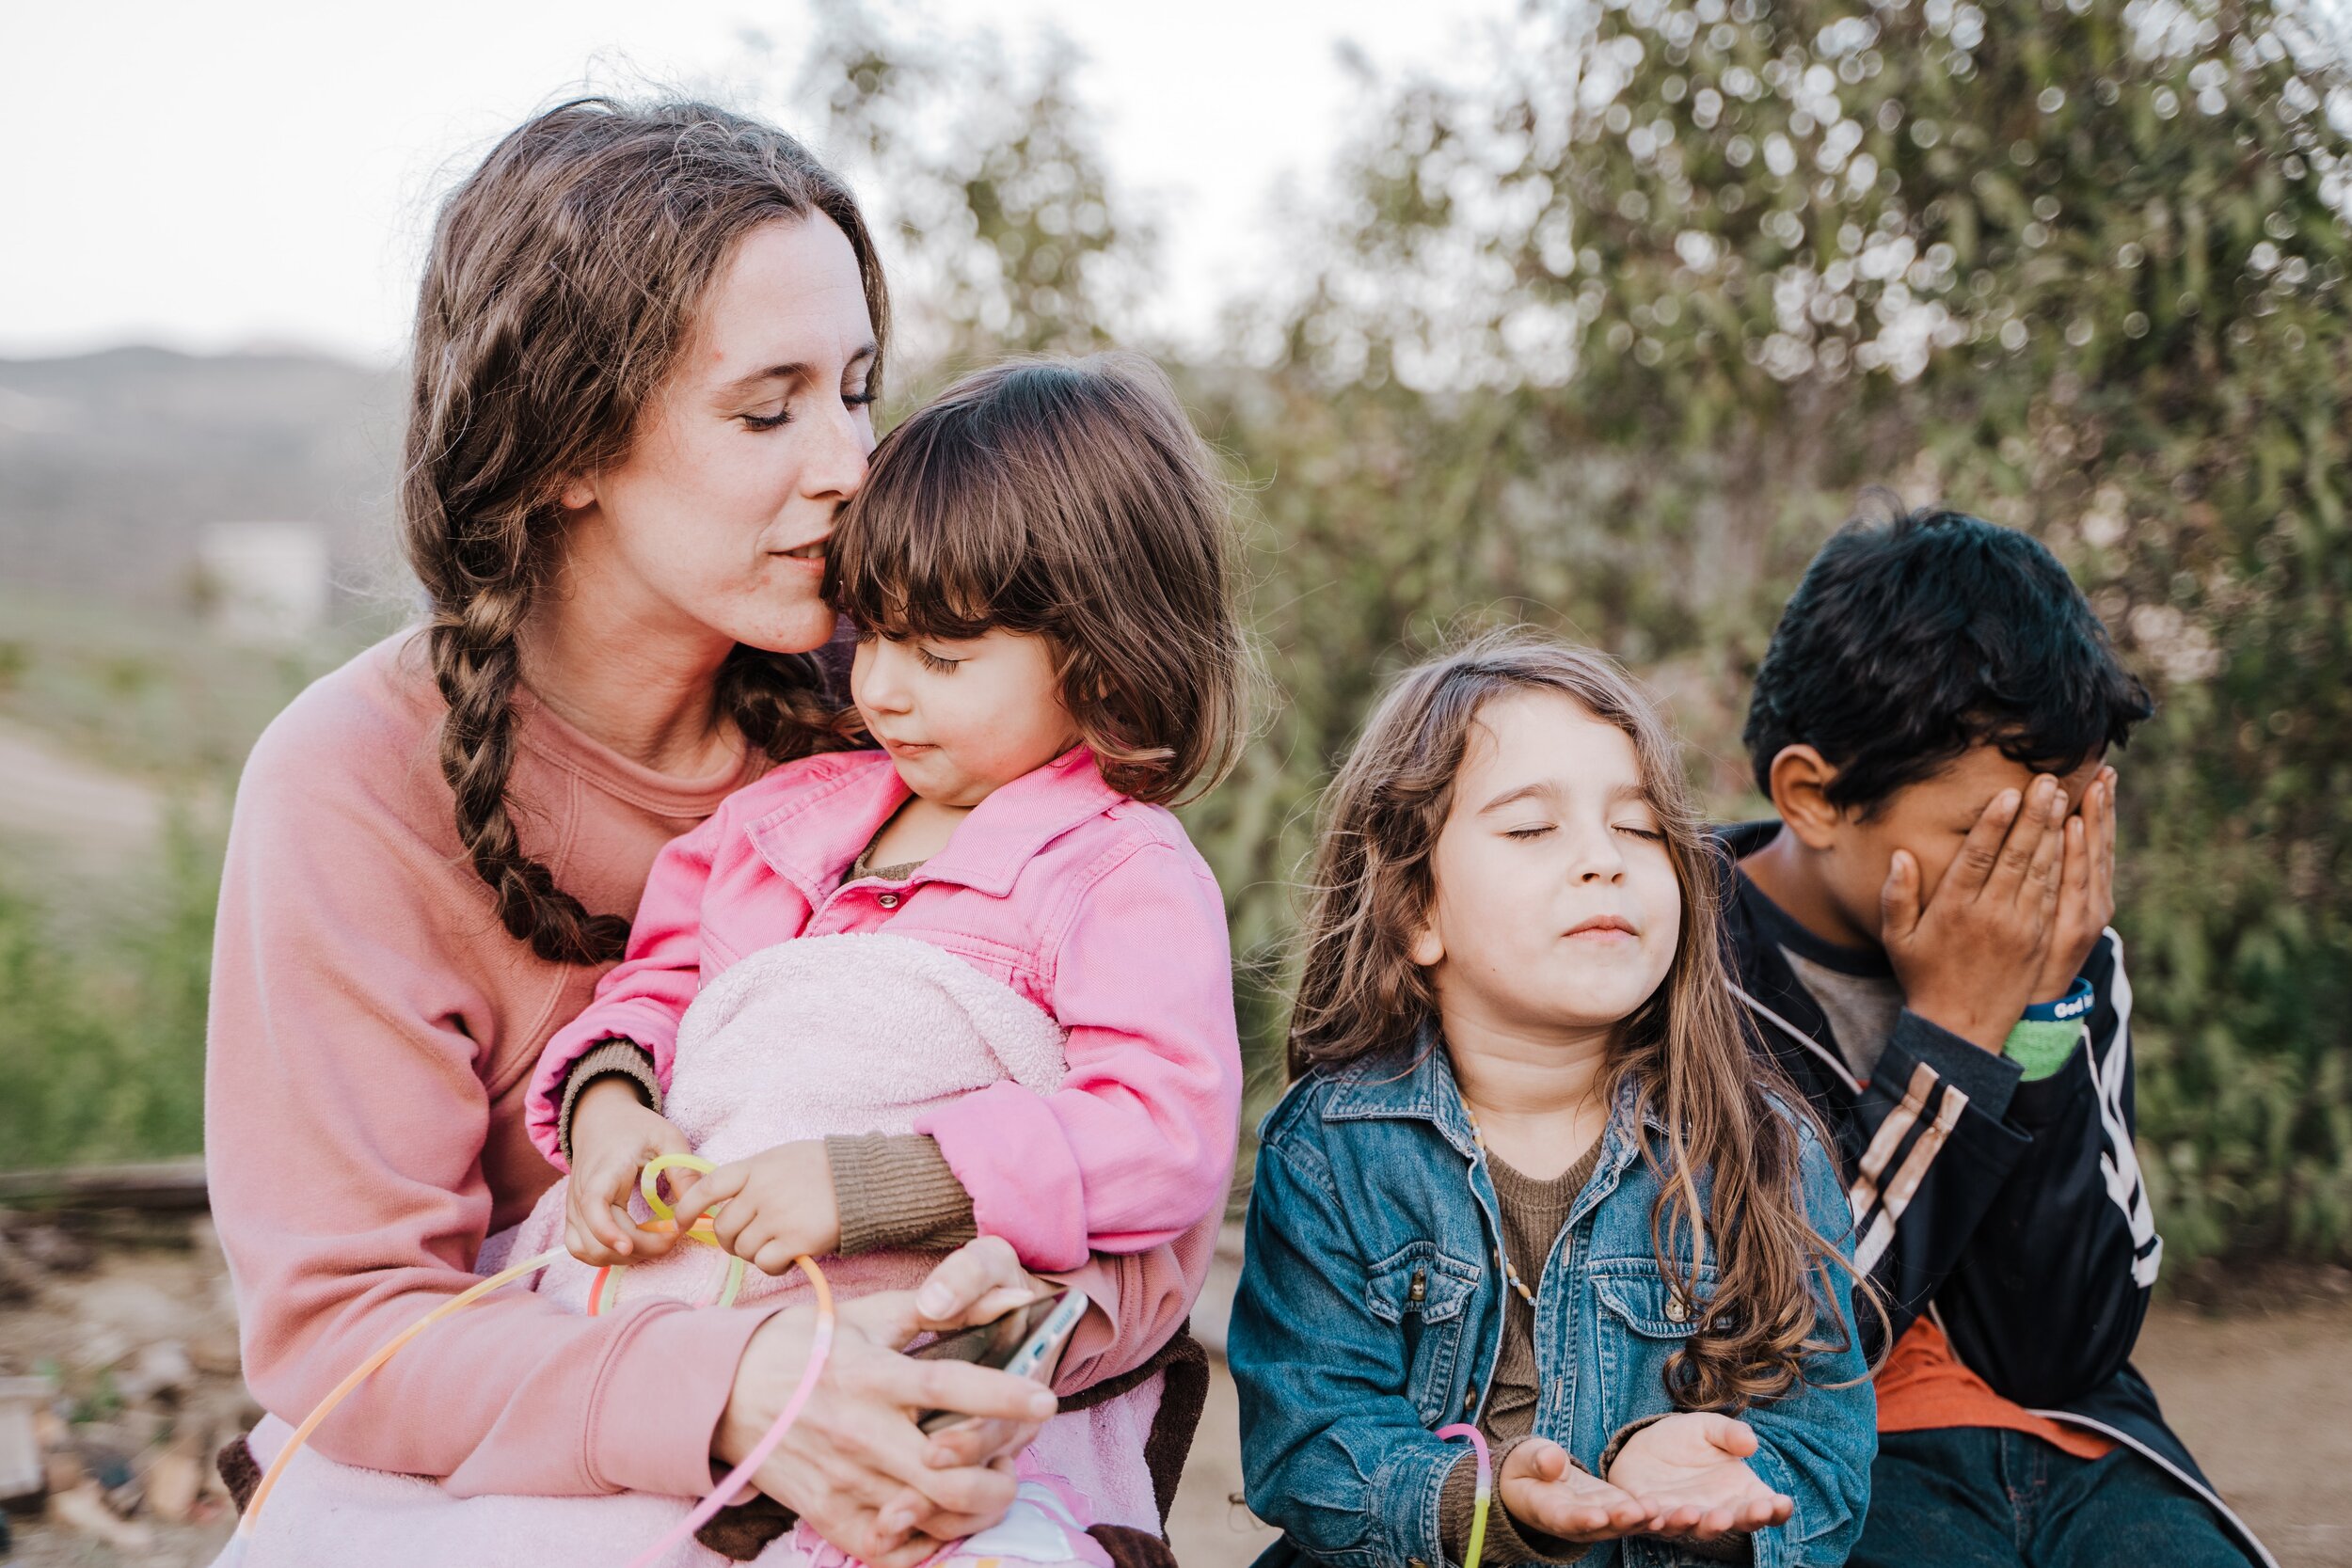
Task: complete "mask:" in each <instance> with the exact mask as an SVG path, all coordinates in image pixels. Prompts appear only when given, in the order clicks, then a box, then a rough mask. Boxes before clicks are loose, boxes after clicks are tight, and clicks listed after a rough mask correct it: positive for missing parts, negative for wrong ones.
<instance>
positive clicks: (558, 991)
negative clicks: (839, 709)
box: [205, 633, 1216, 1496]
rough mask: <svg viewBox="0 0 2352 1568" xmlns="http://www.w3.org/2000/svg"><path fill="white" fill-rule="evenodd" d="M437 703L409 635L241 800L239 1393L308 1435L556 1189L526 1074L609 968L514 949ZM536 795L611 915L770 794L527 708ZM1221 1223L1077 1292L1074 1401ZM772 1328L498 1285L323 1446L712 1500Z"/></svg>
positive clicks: (230, 882) (373, 1392)
mask: <svg viewBox="0 0 2352 1568" xmlns="http://www.w3.org/2000/svg"><path fill="white" fill-rule="evenodd" d="M442 712H443V709H442V706H441V702H440V698H439V696H438V694H437V692H436V691H435V689H434V686H433V682H432V678H431V675H430V673H429V672H428V670H427V668H426V665H425V661H424V657H423V643H422V640H421V638H417V637H416V636H414V634H412V633H402V634H400V635H398V636H395V637H393V638H391V639H389V640H387V641H384V642H382V643H379V644H378V645H377V646H375V647H374V648H373V649H371V650H369V651H368V652H367V653H364V654H362V655H360V656H359V657H358V658H355V659H354V660H352V662H351V663H349V664H347V665H345V666H344V667H343V668H342V669H341V670H339V671H337V672H336V673H333V674H331V675H328V676H327V677H326V678H325V679H324V680H321V681H320V682H318V683H317V684H316V685H314V686H312V687H311V688H310V689H309V690H308V691H306V692H304V693H303V694H302V695H301V696H300V697H298V698H296V699H295V700H294V704H293V705H291V706H289V707H288V708H287V710H286V711H285V712H284V713H283V714H281V715H280V716H279V717H278V721H276V722H275V723H273V724H272V725H271V726H270V728H269V730H268V732H267V733H266V734H264V735H263V736H262V739H261V741H260V742H259V744H257V745H256V746H255V748H254V751H253V754H252V757H251V758H250V759H249V760H248V762H247V763H246V771H245V778H244V780H243V782H242V784H240V785H239V788H238V792H237V806H236V816H235V820H234V824H233V827H232V829H231V831H230V842H229V856H228V863H227V866H226V869H225V871H224V874H223V881H222V886H221V903H220V921H219V927H218V931H217V935H216V938H215V952H214V963H213V990H212V1018H211V1027H210V1043H209V1047H208V1058H207V1073H206V1085H205V1148H206V1159H207V1164H208V1167H209V1170H208V1174H209V1177H210V1180H211V1186H212V1200H213V1212H214V1215H215V1221H216V1223H217V1224H218V1226H219V1229H220V1234H221V1239H222V1241H223V1243H225V1245H226V1247H227V1249H228V1254H229V1262H230V1275H231V1277H232V1279H233V1281H234V1283H235V1286H236V1290H237V1300H238V1312H239V1317H240V1320H241V1324H242V1329H243V1336H244V1349H245V1372H246V1382H247V1384H248V1385H249V1386H251V1388H252V1389H253V1392H254V1395H255V1397H256V1398H258V1399H259V1400H260V1401H261V1402H262V1404H263V1405H264V1406H266V1407H267V1408H268V1409H269V1410H271V1411H272V1412H273V1413H274V1414H276V1415H278V1416H279V1417H280V1418H285V1419H287V1420H299V1419H300V1418H302V1417H303V1416H304V1415H305V1414H307V1413H308V1412H309V1410H310V1406H311V1405H312V1404H314V1403H315V1402H317V1401H318V1399H319V1397H320V1396H321V1395H323V1394H325V1393H326V1391H327V1389H329V1388H330V1387H332V1386H334V1385H335V1383H336V1382H337V1381H339V1380H340V1379H341V1378H342V1376H343V1374H344V1373H345V1372H347V1371H349V1370H351V1368H353V1367H354V1366H356V1365H358V1362H359V1361H360V1360H361V1359H362V1358H363V1357H365V1356H366V1355H367V1354H368V1353H369V1352H371V1351H373V1350H374V1349H375V1348H376V1347H377V1346H378V1345H381V1344H382V1343H383V1342H384V1341H386V1340H387V1339H389V1338H391V1337H392V1336H393V1335H394V1334H395V1333H397V1332H398V1331H399V1330H401V1329H403V1328H405V1327H406V1326H407V1325H408V1324H409V1323H413V1322H414V1321H415V1320H416V1319H417V1318H419V1317H421V1315H422V1314H423V1313H424V1312H425V1311H427V1310H428V1309H429V1308H431V1307H433V1306H435V1305H437V1303H438V1302H439V1301H441V1300H443V1299H445V1298H446V1297H448V1296H450V1295H453V1294H455V1293H456V1292H457V1291H461V1290H463V1289H465V1288H466V1287H467V1286H468V1285H469V1284H471V1283H472V1275H471V1274H470V1273H469V1269H470V1266H471V1264H472V1262H473V1259H474V1256H475V1254H476V1252H477V1251H478V1250H479V1249H480V1247H481V1245H482V1242H483V1239H484V1237H485V1235H486V1234H487V1233H488V1232H489V1231H491V1230H493V1229H496V1228H501V1227H506V1226H509V1225H512V1224H514V1223H516V1221H518V1220H520V1219H521V1218H522V1217H523V1216H524V1215H525V1214H527V1213H528V1212H530V1210H531V1207H532V1203H533V1202H535V1201H536V1199H537V1198H538V1196H539V1195H540V1194H541V1193H542V1192H544V1191H545V1190H546V1189H547V1187H548V1185H549V1184H550V1183H552V1182H553V1181H554V1180H555V1178H556V1172H555V1171H554V1170H553V1169H552V1168H550V1167H549V1166H548V1164H547V1163H546V1162H545V1161H544V1160H542V1159H541V1158H540V1156H539V1154H538V1151H537V1150H536V1149H534V1148H532V1144H531V1138H530V1134H529V1132H528V1131H527V1129H526V1126H525V1116H524V1108H525V1101H526V1099H527V1095H528V1090H529V1086H530V1083H531V1075H532V1069H533V1068H534V1067H535V1066H536V1065H537V1064H538V1061H539V1056H540V1053H541V1050H542V1049H543V1047H545V1045H546V1044H547V1041H548V1037H549V1036H550V1035H551V1034H552V1033H553V1032H554V1030H555V1029H556V1027H557V1026H558V1025H559V1024H562V1023H563V1022H565V1021H567V1020H570V1019H572V1018H575V1017H577V1016H578V1015H579V1013H580V1010H581V1009H582V1008H583V1007H585V1006H587V1005H588V1003H589V1001H590V998H591V994H592V993H593V991H594V990H595V988H596V980H597V978H598V972H597V971H596V970H595V969H588V968H578V967H572V966H566V965H562V964H552V963H547V962H544V961H542V960H540V959H539V958H535V957H533V956H532V954H531V952H530V951H529V949H527V948H526V947H525V946H524V945H523V944H522V943H520V942H516V941H515V940H514V939H512V938H510V937H509V936H507V934H506V933H505V931H504V930H503V929H502V928H501V927H500V925H499V923H498V920H497V917H496V914H495V911H494V910H493V908H492V905H491V900H490V895H489V890H488V889H487V888H485V887H484V886H483V885H482V883H481V881H480V880H479V879H477V878H476V877H475V876H474V874H473V871H472V869H471V867H470V866H469V865H468V864H467V863H466V860H465V857H464V856H463V854H462V853H461V852H460V850H459V847H458V844H457V835H456V830H455V826H454V823H453V819H452V806H451V799H450V791H449V787H448V785H447V784H444V783H443V782H442V780H441V776H440V770H439V768H438V767H437V764H436V761H435V750H434V748H435V737H436V735H437V728H438V725H439V723H440V720H441V715H442ZM519 718H520V727H519V731H518V744H517V746H516V764H515V769H514V773H513V780H512V784H513V789H514V791H515V794H516V817H517V820H518V822H519V823H520V832H521V833H522V839H523V844H524V846H525V847H527V848H528V849H530V850H531V851H532V853H534V854H536V855H538V856H540V857H541V858H542V859H543V860H545V861H546V862H547V863H548V864H549V865H550V866H551V867H552V869H553V870H554V873H555V877H556V880H557V882H558V884H559V885H560V886H563V887H564V888H568V889H570V890H571V891H573V892H574V893H577V894H578V895H580V897H582V898H583V899H585V900H586V902H587V905H588V907H589V908H590V909H592V910H599V911H602V910H628V909H633V908H635V907H636V904H637V901H638V896H639V894H640V893H641V891H642V890H643V888H644V879H645V873H646V871H647V869H648V868H649V867H650V866H651V865H652V863H653V862H654V859H655V857H656V855H657V854H659V853H660V850H661V848H662V847H663V846H664V845H665V844H667V843H668V842H669V841H670V840H672V839H674V838H675V837H676V836H677V835H678V834H680V833H683V832H687V831H688V830H689V829H691V828H692V827H693V826H694V825H695V824H696V823H697V822H699V821H701V820H702V819H703V818H704V817H705V816H707V815H709V813H710V812H711V811H712V809H713V808H715V807H716V806H718V805H719V804H720V802H721V801H722V800H724V799H725V798H726V797H727V796H728V795H729V794H730V793H732V792H733V791H735V790H736V789H737V788H739V786H740V785H742V784H745V783H746V782H747V781H748V780H749V779H750V778H752V777H753V776H754V775H755V773H756V772H757V771H758V765H757V764H755V763H745V764H741V765H737V766H732V767H729V768H725V769H723V770H722V771H721V772H719V773H716V774H714V775H712V776H710V777H707V778H701V779H675V778H670V777H667V776H664V775H662V774H660V773H657V772H654V771H652V770H650V769H648V768H643V767H640V766H638V765H636V764H634V763H631V762H629V761H628V760H627V759H626V758H623V757H621V756H619V755H617V754H615V753H614V752H612V751H610V750H608V749H606V748H605V747H602V746H600V745H598V744H596V742H595V741H592V740H590V739H589V738H588V737H587V736H583V735H581V734H580V732H579V731H577V730H574V729H573V728H571V727H570V726H569V725H567V724H565V723H564V722H563V721H561V720H559V719H557V718H556V717H555V716H554V715H553V714H551V713H548V711H547V710H546V709H544V708H543V707H541V706H540V705H537V704H536V703H534V702H532V700H531V699H530V698H529V696H528V694H525V695H524V696H522V697H521V699H520V700H519ZM1215 1233H1216V1215H1215V1214H1212V1215H1210V1216H1209V1217H1208V1218H1207V1219H1205V1220H1203V1221H1202V1223H1201V1224H1200V1226H1197V1227H1193V1228H1192V1229H1191V1230H1190V1231H1188V1232H1187V1233H1186V1234H1185V1235H1184V1237H1182V1238H1181V1239H1179V1240H1177V1241H1176V1242H1174V1243H1170V1244H1168V1245H1165V1246H1161V1247H1157V1248H1154V1249H1153V1250H1152V1251H1149V1252H1145V1253H1141V1254H1138V1255H1136V1256H1132V1257H1124V1258H1115V1259H1102V1258H1097V1259H1092V1260H1090V1261H1089V1263H1088V1264H1087V1265H1086V1266H1085V1267H1084V1268H1083V1269H1080V1270H1077V1271H1073V1273H1072V1275H1070V1277H1071V1278H1073V1280H1075V1281H1076V1282H1077V1283H1078V1284H1079V1285H1080V1286H1081V1287H1082V1288H1083V1289H1084V1290H1085V1291H1087V1293H1088V1295H1089V1296H1090V1297H1091V1298H1093V1299H1094V1300H1095V1301H1097V1302H1099V1303H1102V1304H1104V1307H1105V1308H1106V1311H1105V1312H1104V1314H1103V1315H1101V1316H1097V1315H1096V1314H1093V1313H1089V1315H1088V1319H1087V1323H1086V1324H1085V1326H1084V1327H1082V1329H1081V1330H1080V1338H1079V1339H1078V1340H1077V1341H1076V1342H1075V1343H1073V1347H1072V1354H1071V1355H1070V1356H1069V1357H1068V1358H1067V1359H1066V1360H1065V1361H1064V1363H1063V1367H1062V1375H1061V1377H1060V1378H1059V1379H1058V1380H1057V1381H1058V1386H1060V1387H1061V1388H1063V1389H1064V1390H1068V1389H1071V1388H1076V1387H1083V1386H1086V1385H1088V1384H1089V1383H1093V1382H1097V1381H1099V1380H1101V1379H1103V1378H1104V1377H1108V1376H1112V1375H1115V1374H1116V1373H1118V1372H1120V1371H1123V1370H1127V1369H1128V1368H1130V1367H1133V1366H1136V1365H1137V1364H1139V1363H1141V1362H1142V1361H1143V1360H1144V1359H1145V1358H1146V1357H1147V1356H1148V1355H1150V1354H1151V1353H1152V1351H1153V1350H1155V1349H1156V1348H1158V1346H1159V1345H1160V1344H1161V1342H1162V1341H1164V1340H1165V1339H1166V1338H1168V1335H1169V1334H1171V1333H1172V1332H1174V1330H1175V1329H1176V1327H1177V1326H1178V1325H1179V1324H1181V1323H1183V1322H1184V1315H1185V1313H1186V1312H1187V1311H1189V1310H1190V1307H1191V1303H1192V1300H1193V1297H1194V1296H1195V1295H1196V1294H1198V1292H1199V1291H1200V1285H1201V1283H1202V1281H1203V1280H1204V1279H1205V1277H1206V1275H1207V1269H1208V1266H1209V1261H1210V1256H1211V1253H1212V1251H1213V1243H1214V1239H1215ZM764 1316H765V1313H764V1312H762V1311H761V1310H759V1309H758V1308H756V1307H753V1308H746V1309H743V1310H739V1311H695V1310H691V1309H690V1308H688V1307H686V1306H685V1304H683V1303H678V1302H672V1301H660V1300H646V1301H643V1302H637V1303H630V1304H627V1305H625V1306H624V1307H622V1308H621V1309H620V1310H619V1311H618V1312H616V1313H614V1314H612V1315H609V1316H605V1317H597V1318H583V1317H577V1316H574V1315H572V1314H570V1313H567V1312H564V1311H563V1310H561V1309H560V1308H558V1307H556V1306H554V1305H553V1304H552V1303H549V1302H547V1301H544V1300H542V1299H540V1298H539V1297H537V1296H536V1295H534V1294H533V1293H532V1292H530V1291H502V1292H501V1293H500V1294H499V1295H497V1296H494V1297H492V1298H490V1299H489V1300H487V1301H485V1302H484V1303H483V1304H482V1305H480V1306H478V1307H474V1308H472V1309H471V1310H469V1311H468V1312H465V1313H463V1314H460V1315H459V1316H458V1317H456V1318H453V1319H452V1320H451V1321H449V1322H448V1323H443V1324H441V1325H439V1326H437V1327H436V1328H435V1329H433V1330H432V1332H431V1333H430V1334H428V1335H426V1336H425V1337H424V1338H421V1339H420V1340H418V1341H417V1343H416V1344H415V1345H414V1346H412V1347H411V1348H409V1349H408V1350H405V1351H404V1352H403V1353H402V1354H400V1355H399V1356H397V1357H395V1358H394V1359H393V1360H392V1361H391V1362H390V1363H389V1365H388V1366H387V1367H386V1368H385V1369H384V1370H382V1371H381V1372H379V1373H378V1374H377V1375H376V1376H375V1377H374V1378H373V1379H372V1380H371V1381H370V1382H369V1383H368V1384H367V1385H366V1386H364V1387H363V1388H362V1389H361V1390H360V1392H359V1393H358V1395H356V1396H355V1397H354V1398H353V1399H352V1400H350V1401H349V1402H346V1403H345V1404H344V1405H343V1407H342V1409H341V1410H339V1411H338V1412H337V1413H336V1414H335V1416H334V1417H333V1418H331V1419H330V1420H328V1421H327V1422H326V1425H325V1426H324V1427H323V1428H322V1429H321V1430H320V1432H319V1433H318V1438H317V1447H318V1448H319V1449H321V1451H323V1452H324V1453H326V1455H327V1456H328V1457H330V1458H333V1459H338V1460H342V1461H343V1462H345V1463H347V1464H353V1465H369V1466H373V1467H375V1468H378V1469H386V1470H398V1471H405V1472H408V1473H412V1474H418V1475H427V1476H437V1477H444V1478H447V1481H448V1484H449V1485H450V1487H451V1488H452V1489H453V1491H456V1492H458V1493H460V1494H461V1495H467V1496H472V1495H478V1494H482V1493H488V1492H519V1493H542V1494H555V1495H567V1494H580V1493H589V1492H601V1491H614V1490H623V1489H634V1490H642V1491H649V1492H664V1493H670V1494H674V1495H689V1494H699V1493H700V1492H701V1491H703V1490H704V1489H706V1488H707V1487H708V1485H709V1483H710V1469H709V1460H708V1450H709V1445H710V1438H711V1433H712V1432H713V1430H714V1429H715V1428H716V1426H717V1424H718V1419H719V1417H720V1415H721V1413H722V1412H723V1410H724V1408H725V1405H726V1400H727V1394H728V1391H729V1388H730V1386H731V1385H732V1383H733V1381H734V1376H735V1367H736V1363H737V1361H738V1360H739V1358H740V1356H741V1354H742V1350H743V1345H744V1342H745V1341H746V1340H747V1339H749V1338H750V1337H751V1334H752V1331H753V1330H754V1329H755V1327H756V1326H757V1325H758V1324H759V1323H760V1322H761V1321H762V1319H763V1318H764Z"/></svg>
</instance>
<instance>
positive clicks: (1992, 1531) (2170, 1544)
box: [1848, 1427, 2248, 1568]
mask: <svg viewBox="0 0 2352 1568" xmlns="http://www.w3.org/2000/svg"><path fill="white" fill-rule="evenodd" d="M1848 1563H1849V1568H2155V1565H2156V1564H2159V1563H2160V1564H2163V1568H2247V1564H2248V1558H2247V1556H2246V1553H2245V1552H2244V1551H2243V1550H2242V1549H2241V1548H2240V1547H2239V1546H2238V1544H2236V1542H2235V1541H2233V1539H2232V1538H2231V1535H2230V1533H2229V1529H2228V1527H2226V1526H2225V1525H2223V1524H2222V1522H2221V1519H2220V1516H2219V1515H2217V1514H2216V1513H2214V1511H2213V1509H2212V1508H2211V1507H2210V1506H2209V1505H2208V1504H2207V1503H2206V1502H2205V1500H2204V1499H2203V1498H2201V1497H2198V1496H2197V1495H2196V1494H2195V1493H2193V1492H2191V1491H2189V1490H2188V1488H2187V1487H2185V1486H2184V1485H2182V1484H2181V1483H2180V1482H2179V1481H2174V1480H2173V1479H2172V1478H2171V1477H2170V1476H2169V1475H2166V1474H2165V1473H2164V1472H2163V1471H2162V1470H2160V1469H2158V1468H2157V1467H2156V1466H2155V1465H2152V1464H2150V1463H2149V1462H2148V1461H2147V1460H2145V1459H2143V1458H2141V1457H2140V1456H2139V1455H2138V1454H2137V1453H2134V1452H2133V1451H2132V1450H2131V1449H2125V1448H2118V1449H2115V1451H2114V1452H2112V1453H2110V1454H2108V1455H2107V1456H2106V1458H2104V1459H2095V1460H2085V1459H2077V1458H2075V1457H2074V1455H2073V1454H2070V1453H2066V1452H2064V1451H2062V1450H2060V1449H2056V1448H2053V1447H2051V1446H2050V1445H2049V1444H2047V1443H2045V1442H2043V1441H2042V1439H2040V1438H2039V1437H2029V1436H2027V1435H2026V1434H2025V1433H2022V1432H2003V1431H2001V1430H1999V1429H1997V1428H1993V1427H1946V1428H1943V1429H1940V1430H1938V1431H1934V1432H1890V1433H1882V1434H1881V1435H1880V1438H1879V1456H1878V1461H1877V1463H1876V1464H1875V1465H1872V1466H1871V1468H1870V1516H1869V1519H1868V1520H1867V1523H1866V1524H1865V1525H1864V1526H1863V1530H1862V1541H1861V1544H1859V1545H1857V1546H1856V1547H1855V1548H1854V1552H1853V1556H1852V1557H1851V1558H1850V1559H1848Z"/></svg>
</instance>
